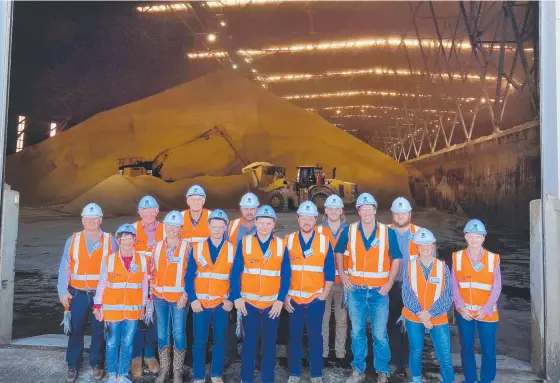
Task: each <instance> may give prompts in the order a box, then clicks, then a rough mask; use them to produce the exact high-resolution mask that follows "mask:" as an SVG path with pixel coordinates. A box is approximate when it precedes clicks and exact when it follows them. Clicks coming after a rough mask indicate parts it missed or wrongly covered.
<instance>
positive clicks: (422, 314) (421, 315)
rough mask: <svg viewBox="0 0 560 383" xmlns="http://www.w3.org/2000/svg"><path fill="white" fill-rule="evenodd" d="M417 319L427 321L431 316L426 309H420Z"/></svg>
mask: <svg viewBox="0 0 560 383" xmlns="http://www.w3.org/2000/svg"><path fill="white" fill-rule="evenodd" d="M418 319H420V320H421V321H422V322H428V321H429V320H430V319H432V316H431V315H430V313H429V312H427V311H420V312H419V313H418Z"/></svg>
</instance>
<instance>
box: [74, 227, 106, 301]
mask: <svg viewBox="0 0 560 383" xmlns="http://www.w3.org/2000/svg"><path fill="white" fill-rule="evenodd" d="M85 235H86V234H85V233H84V232H83V231H79V232H77V233H74V234H73V235H72V242H71V243H70V251H69V253H68V256H69V258H70V286H72V287H74V288H75V289H79V290H95V289H96V288H97V285H98V283H99V275H100V273H101V261H102V259H103V257H105V256H107V255H108V254H110V253H111V252H112V251H113V244H112V237H111V234H109V233H103V234H102V235H101V238H99V241H98V242H97V244H96V246H95V247H96V248H95V250H93V252H92V253H91V254H89V253H88V249H87V245H86V238H85Z"/></svg>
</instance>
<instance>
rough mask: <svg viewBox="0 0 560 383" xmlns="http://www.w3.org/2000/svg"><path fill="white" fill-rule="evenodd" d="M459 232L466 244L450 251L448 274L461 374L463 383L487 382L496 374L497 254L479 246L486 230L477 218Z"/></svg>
mask: <svg viewBox="0 0 560 383" xmlns="http://www.w3.org/2000/svg"><path fill="white" fill-rule="evenodd" d="M463 232H464V233H465V239H466V241H467V245H468V246H467V248H466V249H464V250H460V251H457V252H456V253H453V275H452V288H453V301H454V302H455V309H456V310H457V326H458V328H459V339H460V341H461V362H462V365H463V374H464V375H465V382H467V383H473V382H476V381H478V382H481V383H490V382H492V381H493V380H494V379H495V378H496V331H497V329H498V319H499V317H498V308H497V302H498V298H499V297H500V293H501V291H502V280H501V273H500V256H499V255H498V254H494V253H492V252H490V251H488V250H486V249H484V248H483V247H482V245H483V244H484V239H485V238H486V235H487V232H486V228H485V227H484V224H483V223H482V222H480V221H479V220H478V219H473V220H470V221H469V222H467V224H466V226H465V229H464V230H463ZM475 328H476V329H477V330H478V338H479V339H480V348H481V349H482V364H481V368H480V379H478V378H477V371H476V361H475V358H474V341H475V335H474V334H475Z"/></svg>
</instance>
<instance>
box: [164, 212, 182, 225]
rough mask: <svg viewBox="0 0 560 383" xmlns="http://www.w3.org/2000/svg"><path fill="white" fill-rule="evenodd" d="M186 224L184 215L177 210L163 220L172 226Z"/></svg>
mask: <svg viewBox="0 0 560 383" xmlns="http://www.w3.org/2000/svg"><path fill="white" fill-rule="evenodd" d="M184 222H185V219H184V218H183V214H181V212H179V211H177V210H172V211H170V212H169V213H167V215H166V216H165V218H164V219H163V223H164V224H165V225H170V226H183V223H184Z"/></svg>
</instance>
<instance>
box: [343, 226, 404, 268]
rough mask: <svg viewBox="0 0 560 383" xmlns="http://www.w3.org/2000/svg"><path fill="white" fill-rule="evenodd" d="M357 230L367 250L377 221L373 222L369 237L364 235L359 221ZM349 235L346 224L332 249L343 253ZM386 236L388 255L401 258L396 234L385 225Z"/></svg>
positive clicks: (375, 229)
mask: <svg viewBox="0 0 560 383" xmlns="http://www.w3.org/2000/svg"><path fill="white" fill-rule="evenodd" d="M358 231H359V232H360V235H361V236H362V241H363V242H364V246H365V248H366V250H369V249H370V248H371V244H372V243H373V241H374V240H375V234H376V232H377V222H375V227H374V228H373V231H372V232H371V235H370V236H369V238H366V235H365V234H364V230H363V229H362V223H361V222H360V223H359V224H358ZM349 236H350V225H348V226H346V227H345V228H344V230H343V231H342V233H340V238H338V242H337V243H336V246H335V249H334V252H335V253H337V254H344V252H345V251H346V249H347V248H348V242H349ZM387 237H388V238H389V256H390V257H391V259H401V258H402V254H401V251H400V249H399V243H398V241H397V234H395V231H394V230H393V229H392V228H390V227H389V226H387Z"/></svg>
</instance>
